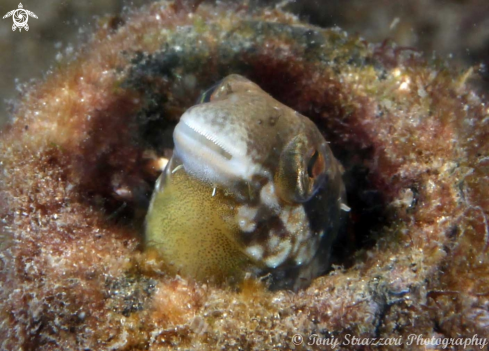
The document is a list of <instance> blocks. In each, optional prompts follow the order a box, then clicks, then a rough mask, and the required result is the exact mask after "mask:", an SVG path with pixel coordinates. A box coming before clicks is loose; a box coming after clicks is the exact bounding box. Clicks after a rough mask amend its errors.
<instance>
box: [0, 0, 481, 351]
mask: <svg viewBox="0 0 489 351" xmlns="http://www.w3.org/2000/svg"><path fill="white" fill-rule="evenodd" d="M394 51H395V47H394V46H389V45H383V46H382V45H376V44H369V43H367V42H365V41H364V40H362V39H361V38H359V37H356V36H348V35H347V34H346V33H344V32H342V31H340V30H338V29H323V28H318V27H314V26H310V25H308V24H305V23H301V22H299V21H298V20H297V18H295V17H294V16H292V15H290V14H287V13H285V12H283V11H282V10H280V9H267V8H262V9H254V10H253V9H249V8H247V7H246V6H241V5H239V6H238V5H230V4H220V5H207V4H201V5H200V6H199V7H198V8H196V9H195V11H194V12H190V11H188V10H186V9H185V8H183V9H182V8H181V6H175V4H173V3H172V2H158V3H154V4H151V5H150V6H148V7H145V8H143V9H142V10H140V11H138V12H134V13H132V14H130V15H127V17H126V18H120V19H118V20H114V19H107V20H106V21H105V22H102V23H101V26H100V29H99V30H98V31H97V32H96V33H95V34H94V35H93V37H92V39H91V41H90V42H89V43H87V44H86V45H85V46H84V47H83V48H82V49H81V50H80V52H79V54H78V56H77V58H76V59H75V60H74V61H73V62H67V63H65V64H63V66H62V67H60V68H59V69H57V71H56V72H55V73H54V74H51V75H50V76H48V77H47V78H46V80H45V81H44V82H40V83H38V84H36V85H34V86H32V87H31V89H30V90H29V91H28V93H26V94H25V95H24V96H22V98H21V100H20V102H19V103H18V104H17V106H16V108H15V110H14V112H13V118H12V121H11V123H10V125H9V126H7V127H6V128H5V129H4V130H3V132H2V135H1V139H0V162H1V167H2V175H1V179H0V182H1V183H0V186H1V192H0V199H1V200H0V201H1V210H0V213H1V216H2V229H1V230H2V244H1V252H0V257H1V279H2V289H1V291H0V306H1V307H0V311H1V314H0V318H1V324H0V325H1V327H0V340H1V343H2V344H1V345H2V348H3V349H25V350H54V349H59V350H61V349H62V350H75V349H76V350H78V349H93V350H99V349H100V350H101V349H110V350H143V349H144V350H163V349H174V348H186V349H199V350H215V349H216V348H221V349H226V350H239V349H253V350H267V349H270V350H271V349H280V348H282V349H317V347H315V346H308V345H306V343H304V344H303V345H302V346H300V345H298V346H297V345H295V344H294V343H293V341H292V340H293V339H292V336H293V335H295V334H302V335H304V337H305V338H307V337H308V336H309V335H312V334H317V335H320V336H323V337H328V336H334V337H336V338H338V339H340V340H342V338H344V337H345V336H346V335H348V334H349V335H354V336H356V337H359V338H361V337H402V338H403V340H404V341H406V340H407V337H408V335H410V334H422V335H423V336H424V337H432V336H434V337H472V336H473V335H474V334H477V335H478V337H486V338H488V337H489V332H488V330H489V328H488V327H489V322H488V320H489V266H488V259H489V254H488V243H489V232H488V224H487V214H488V211H489V200H488V197H487V194H488V190H489V185H488V184H489V183H488V182H487V174H488V170H489V157H488V149H489V146H488V143H489V129H488V123H489V110H488V106H487V103H486V102H485V100H484V99H483V98H481V97H480V96H478V95H477V94H475V93H474V91H473V90H471V87H470V84H469V82H468V81H467V80H466V79H467V76H466V75H465V73H466V72H457V71H455V70H454V69H453V68H451V67H448V66H446V65H445V63H444V62H442V61H441V60H439V59H433V60H427V59H425V58H423V57H422V56H420V54H418V53H415V52H413V51H403V52H400V53H399V52H396V54H395V55H394V54H393V52H394ZM232 73H237V74H240V75H242V76H244V77H247V78H248V79H250V80H251V81H253V82H255V83H256V84H258V85H259V86H260V87H261V88H262V89H263V90H264V91H266V92H267V93H269V94H270V95H271V96H273V97H274V98H275V99H277V100H278V101H280V102H281V103H283V104H284V105H286V106H289V107H291V108H292V109H293V110H296V111H298V112H299V113H301V114H303V115H305V116H309V117H310V118H311V119H312V120H313V121H314V122H315V124H316V125H317V127H318V129H319V130H320V131H321V132H322V133H323V134H324V135H325V138H326V140H328V141H331V143H330V144H329V146H330V147H331V149H332V150H333V152H334V154H335V156H336V157H337V158H338V159H339V160H340V161H341V163H342V164H343V165H344V167H345V170H346V172H345V177H344V179H345V185H346V190H347V197H348V205H349V206H350V207H351V212H350V217H351V223H350V226H349V229H348V232H347V233H346V234H345V238H347V240H345V241H344V242H343V243H342V244H341V245H340V246H338V248H337V249H335V250H334V253H336V256H337V257H336V261H335V262H337V263H339V264H342V265H343V266H342V267H336V268H335V269H333V270H332V271H331V272H330V273H329V274H328V275H325V276H322V277H319V278H317V279H315V280H314V281H313V282H312V284H311V286H309V287H308V288H306V289H304V290H300V291H298V292H296V293H294V292H290V291H287V290H279V291H270V290H268V289H267V287H266V286H265V285H264V284H263V283H261V282H260V281H257V280H255V279H252V278H250V279H246V280H245V281H244V282H243V283H242V284H241V285H240V286H239V287H238V288H237V289H235V288H226V287H222V286H221V287H219V286H214V285H213V284H203V283H198V282H194V281H192V280H190V279H185V278H180V277H178V276H177V277H175V276H173V275H168V274H166V273H165V272H166V271H165V267H162V266H161V265H160V264H159V262H158V260H157V259H156V258H154V256H153V255H152V254H151V253H148V254H146V253H144V252H143V251H142V248H141V243H142V234H141V230H142V227H143V224H142V222H143V218H144V215H145V213H146V210H147V206H148V202H149V196H150V194H151V192H152V188H153V187H154V182H155V181H156V178H157V176H158V172H156V171H155V170H154V169H152V168H151V167H150V166H151V164H152V156H151V155H163V154H164V152H165V150H167V149H169V148H171V147H172V145H171V131H172V130H173V128H174V126H175V125H176V123H177V122H178V118H179V117H180V116H181V115H182V114H183V112H184V111H185V110H186V109H188V108H189V107H190V106H192V105H193V103H194V101H195V99H196V98H197V96H199V95H200V94H201V93H202V92H203V91H204V90H205V89H206V88H207V87H209V86H211V85H212V84H213V83H215V82H217V81H218V80H219V79H221V78H223V77H225V76H227V75H229V74H232ZM162 135H163V136H166V137H162ZM413 347H414V348H416V346H415V345H414V346H413V345H410V346H409V345H407V344H406V343H405V342H404V343H403V344H402V345H401V346H400V347H398V348H404V349H413ZM344 348H345V349H355V348H360V347H359V346H354V345H345V346H344ZM422 348H423V346H419V347H418V349H422Z"/></svg>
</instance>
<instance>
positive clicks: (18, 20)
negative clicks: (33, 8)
mask: <svg viewBox="0 0 489 351" xmlns="http://www.w3.org/2000/svg"><path fill="white" fill-rule="evenodd" d="M28 17H29V16H28V15H27V12H26V10H24V9H17V10H15V12H14V15H13V16H12V18H13V19H14V24H15V25H16V26H17V27H19V28H21V27H24V26H25V25H26V24H27V21H28V20H29V18H28Z"/></svg>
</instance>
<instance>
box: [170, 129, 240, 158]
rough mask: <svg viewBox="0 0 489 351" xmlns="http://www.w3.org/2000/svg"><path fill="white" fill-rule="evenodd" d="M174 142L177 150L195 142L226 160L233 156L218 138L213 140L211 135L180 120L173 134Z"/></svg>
mask: <svg viewBox="0 0 489 351" xmlns="http://www.w3.org/2000/svg"><path fill="white" fill-rule="evenodd" d="M173 140H174V142H175V148H177V144H179V146H183V145H182V144H183V143H185V140H187V142H193V143H194V144H197V145H196V146H198V145H199V144H200V145H201V146H202V147H204V148H207V149H209V151H211V152H212V151H214V152H217V154H219V155H221V156H222V157H224V158H225V159H226V160H231V159H232V158H233V155H232V154H231V152H230V150H228V149H227V148H226V147H225V145H223V143H221V142H219V140H218V139H217V138H213V137H212V136H211V135H208V134H206V133H203V132H202V131H200V130H199V129H198V128H196V127H194V126H192V125H191V124H189V123H187V122H186V121H184V120H180V122H179V123H178V124H177V126H176V127H175V130H174V132H173Z"/></svg>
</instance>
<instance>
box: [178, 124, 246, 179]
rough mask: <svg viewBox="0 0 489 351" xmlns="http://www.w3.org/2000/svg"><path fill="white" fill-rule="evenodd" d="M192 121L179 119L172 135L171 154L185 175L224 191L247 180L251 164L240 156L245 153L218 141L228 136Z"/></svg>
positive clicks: (244, 156) (244, 155) (243, 156)
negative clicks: (221, 188)
mask: <svg viewBox="0 0 489 351" xmlns="http://www.w3.org/2000/svg"><path fill="white" fill-rule="evenodd" d="M193 122H194V121H193V120H190V121H187V120H186V119H184V118H182V119H181V120H180V122H179V123H178V124H177V126H176V127H175V130H174V132H173V141H174V143H175V150H174V154H175V155H176V156H177V157H178V158H180V160H181V162H182V164H183V167H184V169H185V170H186V171H187V173H189V174H190V175H193V176H195V177H196V178H198V179H200V180H202V181H204V182H206V183H210V184H212V185H213V186H222V187H224V188H228V187H230V186H232V184H233V183H234V182H236V181H242V180H247V179H249V178H251V175H252V173H254V171H255V165H254V164H253V162H251V161H250V159H249V158H248V157H247V155H246V153H243V151H245V150H242V149H236V150H234V149H233V146H234V147H235V146H236V145H232V144H229V143H230V141H229V140H226V142H227V143H228V144H229V145H228V144H224V142H222V139H226V138H228V135H226V134H224V133H223V132H222V131H218V130H217V129H214V128H212V127H209V126H208V125H207V124H202V123H200V122H199V123H193ZM199 126H201V127H202V128H199ZM220 139H221V140H220ZM233 141H234V140H231V143H232V142H233ZM235 148H236V147H235Z"/></svg>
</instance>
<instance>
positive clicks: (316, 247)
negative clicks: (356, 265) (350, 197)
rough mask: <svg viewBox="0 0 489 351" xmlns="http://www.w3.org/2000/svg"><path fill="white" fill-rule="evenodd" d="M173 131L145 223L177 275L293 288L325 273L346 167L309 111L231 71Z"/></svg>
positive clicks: (342, 206)
mask: <svg viewBox="0 0 489 351" xmlns="http://www.w3.org/2000/svg"><path fill="white" fill-rule="evenodd" d="M173 139H174V143H175V149H174V153H173V156H172V158H171V159H170V161H169V163H168V165H167V166H166V168H165V170H164V171H163V173H162V174H161V176H160V177H159V178H158V180H157V182H156V185H155V189H154V192H153V197H152V200H151V204H150V207H149V210H148V214H147V217H146V231H145V246H146V248H147V249H148V250H153V251H156V252H157V254H158V255H159V256H160V257H161V259H162V260H163V261H164V262H165V263H166V264H167V266H168V267H169V269H170V270H171V271H172V272H173V273H175V274H180V275H183V276H186V277H190V278H193V279H196V280H199V281H208V280H212V281H216V282H222V281H226V280H227V281H239V280H240V279H242V278H243V277H244V276H245V275H250V274H251V275H255V276H267V277H270V279H271V284H272V286H274V287H276V288H287V289H298V288H300V287H303V286H306V285H307V284H309V282H310V281H311V279H313V278H314V277H316V276H318V275H320V274H322V273H323V272H324V270H325V269H326V268H327V266H328V261H329V252H330V247H331V244H332V242H333V241H334V239H335V238H336V237H337V233H338V230H339V227H340V224H341V222H342V218H343V217H344V215H343V213H344V211H347V209H348V207H347V206H346V200H345V187H344V184H343V181H342V177H341V176H342V167H341V165H340V163H339V162H338V161H337V160H336V159H335V157H334V156H333V153H332V152H331V149H330V148H329V146H328V143H327V142H326V140H325V139H324V137H323V136H322V134H321V132H320V131H319V130H318V128H317V127H316V125H315V124H314V123H313V122H312V121H311V120H310V119H309V118H307V117H305V116H303V115H301V114H300V113H298V112H296V111H294V110H292V109H291V108H289V107H287V106H285V105H283V104H282V103H280V102H279V101H277V100H275V99H274V98H273V97H271V96H270V95H268V94H267V93H266V92H265V91H263V90H262V89H261V88H260V87H259V86H258V85H256V84H255V83H253V82H251V81H250V80H248V79H247V78H244V77H242V76H239V75H236V74H233V75H230V76H228V77H226V78H224V79H223V80H222V81H220V82H219V83H218V84H216V85H215V86H214V87H212V88H211V89H209V90H208V91H206V92H205V93H204V94H203V95H202V97H201V99H200V100H199V103H198V104H197V105H195V106H193V107H191V108H190V109H188V110H187V111H186V112H185V113H184V114H183V115H182V117H181V119H180V121H179V123H178V124H177V126H176V127H175V130H174V133H173Z"/></svg>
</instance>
